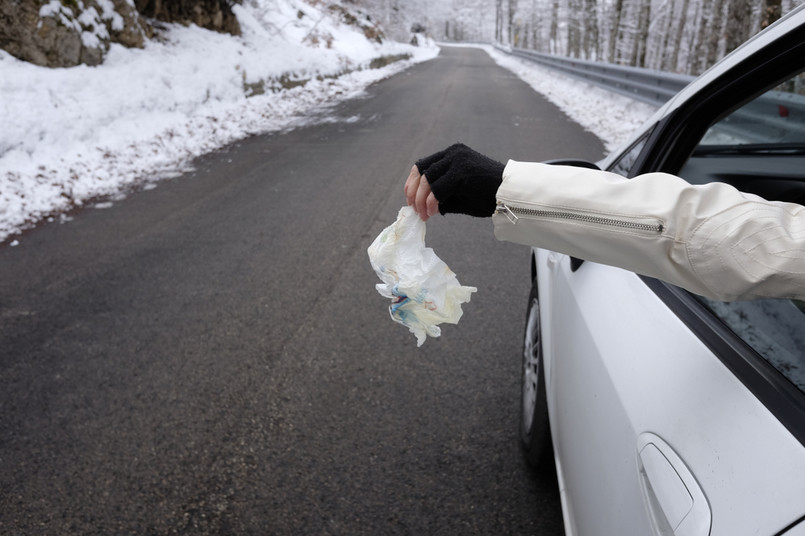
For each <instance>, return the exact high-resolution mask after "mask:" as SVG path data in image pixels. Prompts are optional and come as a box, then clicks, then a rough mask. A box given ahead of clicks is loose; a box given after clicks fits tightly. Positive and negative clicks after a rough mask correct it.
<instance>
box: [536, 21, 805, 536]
mask: <svg viewBox="0 0 805 536" xmlns="http://www.w3.org/2000/svg"><path fill="white" fill-rule="evenodd" d="M802 43H805V39H803V32H802V29H801V27H800V28H798V29H796V30H795V31H793V32H792V33H791V34H790V35H787V36H786V37H785V39H781V40H777V41H775V42H774V43H773V44H772V45H770V46H769V47H767V48H766V49H764V50H761V51H759V52H756V53H753V54H751V55H749V56H747V58H746V59H745V61H743V62H741V63H740V64H737V65H736V66H735V67H734V68H732V69H731V70H729V71H727V72H726V73H724V74H722V75H721V76H719V77H718V78H716V79H713V80H711V81H710V83H709V84H707V85H705V86H704V87H702V89H701V91H700V93H699V94H697V95H695V96H694V97H693V98H691V99H689V100H688V101H686V102H685V103H682V104H681V105H680V106H679V108H678V109H676V110H675V111H674V112H672V113H670V114H669V115H667V116H666V117H665V118H664V119H663V120H661V121H660V123H659V124H658V125H657V126H656V128H654V129H653V131H652V132H651V133H650V135H648V136H647V137H645V138H644V139H643V140H641V142H640V143H638V144H637V145H636V146H635V148H634V150H633V151H631V153H632V154H631V155H629V154H627V155H625V156H628V158H626V160H631V161H634V162H635V163H634V164H633V165H629V166H626V167H627V168H628V174H629V175H630V176H633V175H636V174H639V173H643V172H647V171H669V172H673V173H677V174H679V175H680V176H682V177H683V178H686V179H687V180H690V181H691V182H707V181H712V180H722V181H727V182H733V183H734V184H736V186H738V187H740V188H741V189H744V190H747V191H753V190H754V191H755V193H758V194H761V195H765V196H766V197H772V196H773V194H774V195H776V196H777V197H776V198H777V199H780V200H786V201H795V202H802V199H805V196H802V197H799V196H800V194H801V192H802V191H803V190H802V187H803V186H805V160H803V158H805V154H803V153H805V151H803V150H802V149H803V148H805V119H803V118H805V105H803V106H801V105H802V104H803V99H805V97H803V96H802V95H801V94H800V91H801V88H802V86H803V83H802V77H801V75H798V74H797V73H798V72H799V71H801V69H802V67H803V66H805V65H803V62H804V61H805V54H804V53H803V50H802V49H803V45H802ZM742 132H743V134H742ZM747 132H748V133H751V135H752V136H755V138H754V139H749V138H747V136H749V134H747ZM747 145H749V146H751V147H746V146H747ZM742 152H743V153H745V154H741V153H742ZM635 153H636V154H635ZM622 160H623V159H622ZM622 167H623V166H622ZM538 257H539V259H538V265H539V266H540V267H541V268H542V269H541V270H540V271H539V272H538V278H539V279H540V291H541V307H542V319H543V320H542V321H543V344H544V347H545V350H544V351H545V354H546V375H547V377H548V381H547V384H548V388H547V395H548V399H549V403H548V406H549V411H550V418H551V430H552V433H553V439H554V445H555V447H556V457H557V468H558V471H559V475H560V480H561V482H562V485H563V489H562V493H563V496H564V503H565V508H566V510H567V514H568V515H567V518H568V520H569V521H568V523H569V527H568V529H569V532H570V533H573V534H679V535H694V534H702V535H706V534H713V535H721V534H723V535H735V534H768V535H773V534H782V533H783V532H784V531H785V530H787V528H788V527H792V526H794V524H795V523H796V521H797V520H800V519H802V517H803V515H805V477H803V475H805V448H804V447H803V443H805V393H803V388H805V373H804V372H803V371H805V342H803V337H805V314H803V312H802V310H805V307H803V305H802V304H798V303H792V302H791V301H789V300H762V301H758V302H736V303H726V304H725V303H720V302H713V301H711V300H706V299H704V298H701V297H698V296H694V295H691V294H690V293H688V292H686V291H683V290H681V289H679V288H676V287H672V286H669V285H666V284H664V283H661V282H659V281H656V280H651V279H648V278H642V277H639V276H637V275H635V274H632V273H629V272H625V271H623V270H620V269H616V268H612V267H607V266H602V265H597V264H594V263H588V262H585V263H583V264H581V265H579V263H578V262H574V261H573V259H570V258H568V257H566V256H563V255H559V254H556V253H553V252H545V251H539V252H538Z"/></svg>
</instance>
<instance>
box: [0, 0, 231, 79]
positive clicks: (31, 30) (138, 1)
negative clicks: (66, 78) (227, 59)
mask: <svg viewBox="0 0 805 536" xmlns="http://www.w3.org/2000/svg"><path fill="white" fill-rule="evenodd" d="M232 3H233V1H232V0H164V1H163V0H22V1H19V2H1V3H0V49H3V50H6V51H7V52H9V53H10V54H11V55H13V56H15V57H17V58H19V59H21V60H25V61H29V62H31V63H34V64H36V65H42V66H46V67H72V66H74V65H79V64H86V65H98V64H100V63H101V62H102V61H103V58H104V54H105V53H106V51H108V50H109V45H110V44H111V43H120V44H121V45H123V46H126V47H137V48H141V47H142V46H143V43H144V41H145V39H147V38H149V37H151V36H152V34H153V25H154V24H158V22H157V21H162V22H177V23H181V24H185V25H186V24H191V23H192V24H196V25H197V26H201V27H203V28H208V29H211V30H215V31H219V32H226V33H230V34H233V35H239V34H240V26H239V25H238V21H237V18H235V16H234V14H233V13H232V9H231V6H232Z"/></svg>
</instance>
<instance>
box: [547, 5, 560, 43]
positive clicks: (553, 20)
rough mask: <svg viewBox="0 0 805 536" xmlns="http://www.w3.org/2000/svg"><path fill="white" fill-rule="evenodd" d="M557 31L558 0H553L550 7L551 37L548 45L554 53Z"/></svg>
mask: <svg viewBox="0 0 805 536" xmlns="http://www.w3.org/2000/svg"><path fill="white" fill-rule="evenodd" d="M558 33H559V0H553V7H552V8H551V37H550V43H548V46H549V47H550V52H552V53H554V54H555V53H556V40H557V39H558V35H557V34H558Z"/></svg>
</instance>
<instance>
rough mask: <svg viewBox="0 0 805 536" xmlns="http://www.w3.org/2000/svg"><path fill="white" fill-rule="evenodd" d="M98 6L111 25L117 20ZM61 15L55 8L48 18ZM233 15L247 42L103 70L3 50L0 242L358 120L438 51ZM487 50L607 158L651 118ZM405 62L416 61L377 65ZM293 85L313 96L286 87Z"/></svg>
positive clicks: (206, 37) (348, 28)
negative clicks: (275, 135)
mask: <svg viewBox="0 0 805 536" xmlns="http://www.w3.org/2000/svg"><path fill="white" fill-rule="evenodd" d="M100 5H101V8H102V11H103V15H102V16H103V18H104V19H107V18H109V17H112V16H113V14H112V13H111V12H110V11H109V10H108V6H107V5H106V4H105V3H104V2H102V3H101V4H100ZM61 9H62V8H61V6H60V4H59V3H58V2H57V1H56V0H53V1H51V2H50V3H49V4H46V5H44V6H43V7H42V8H41V10H42V11H52V12H54V13H61ZM233 10H234V11H235V14H236V16H237V17H238V20H239V22H240V24H241V28H242V35H241V36H240V37H233V36H231V35H227V34H219V33H215V32H211V31H207V30H203V29H201V28H198V27H195V26H190V27H183V26H179V25H169V26H168V27H167V29H166V30H165V31H164V32H162V37H161V38H160V39H152V40H149V41H147V42H146V45H145V48H144V49H126V48H124V47H122V46H120V45H112V46H111V48H110V50H109V52H108V54H107V56H106V58H105V60H104V63H103V64H102V65H99V66H96V67H88V66H78V67H72V68H69V69H47V68H43V67H38V66H35V65H32V64H29V63H26V62H22V61H19V60H17V59H15V58H14V57H12V56H11V55H9V54H7V53H6V52H4V51H2V50H0V124H2V125H3V128H2V129H0V243H3V242H4V241H10V240H12V238H13V239H14V241H16V242H17V243H19V241H18V239H19V238H20V237H19V236H15V235H18V234H19V233H21V231H23V230H24V229H26V228H30V227H31V226H33V225H34V224H36V223H38V222H40V221H43V220H48V221H59V222H61V223H64V222H66V221H69V220H70V219H71V218H69V217H68V216H66V215H65V213H67V212H69V211H70V210H71V209H73V208H75V207H77V206H78V207H80V206H84V205H87V204H92V203H100V204H99V205H95V206H98V207H99V208H109V207H111V206H112V205H113V204H114V201H115V200H116V199H121V198H122V197H123V196H124V195H125V192H127V191H131V190H132V189H145V188H148V189H150V188H153V187H155V185H156V184H158V182H159V181H160V180H163V179H167V178H171V177H175V176H177V175H179V174H181V173H182V172H184V171H188V170H190V169H191V167H190V166H191V162H192V160H193V159H194V158H195V157H197V156H200V155H202V154H205V153H208V152H210V151H213V150H215V149H217V148H220V147H222V146H224V145H226V144H228V143H231V142H233V141H236V140H238V139H242V138H244V137H247V136H250V135H254V134H259V133H266V132H271V131H278V130H285V129H289V128H293V127H294V126H297V125H300V124H304V123H305V122H310V121H312V120H315V121H335V120H348V121H354V120H357V118H347V119H335V118H332V117H330V116H328V114H327V109H328V107H331V106H332V105H333V104H335V103H337V102H340V101H342V100H344V99H349V98H354V97H357V96H360V95H361V94H362V93H363V91H364V90H365V88H366V87H367V86H368V85H369V84H371V83H373V82H375V81H377V80H379V79H382V78H385V77H388V76H391V75H393V74H395V73H398V72H400V71H402V70H403V69H405V68H408V67H409V66H411V65H412V64H414V63H416V62H421V61H427V60H429V59H431V58H433V57H435V56H436V55H437V54H438V47H436V46H435V45H432V44H431V45H430V46H420V47H412V46H410V45H405V44H401V43H394V42H385V43H383V44H378V43H376V42H375V41H373V40H369V39H367V38H366V36H365V35H364V33H363V32H362V31H361V30H360V29H359V28H356V27H355V26H352V25H348V24H345V23H343V22H340V21H339V20H338V18H337V16H336V15H334V14H333V13H332V12H330V11H329V10H326V9H321V10H320V9H318V8H316V7H314V6H312V5H311V4H309V3H307V2H305V1H303V0H253V1H251V2H245V3H244V5H242V6H235V7H234V8H233ZM300 14H301V15H302V16H301V18H300ZM93 16H94V17H96V18H99V17H98V14H97V13H95V12H94V10H93ZM421 41H422V39H420V42H421ZM485 48H486V49H487V51H488V52H489V54H490V56H492V57H493V58H494V59H495V61H497V62H498V63H499V64H500V65H502V66H504V67H506V68H508V69H510V70H512V71H513V72H515V73H516V74H517V75H518V76H520V77H521V78H523V79H524V80H525V81H526V82H528V83H529V84H531V85H532V87H534V89H535V90H537V91H539V92H540V93H543V94H545V95H546V96H547V97H548V98H549V99H551V100H552V101H554V102H556V103H557V104H558V105H559V107H560V108H561V109H562V110H564V111H565V113H567V114H568V115H569V116H570V117H571V118H572V119H573V120H575V121H577V122H579V123H580V124H581V125H583V126H584V128H586V129H588V130H590V131H592V132H594V133H595V134H597V135H598V136H599V137H600V138H601V139H602V140H604V142H605V144H606V145H607V147H614V146H615V145H617V144H618V142H619V141H621V140H622V139H623V138H625V137H626V136H628V134H629V133H630V132H631V131H632V130H634V129H635V128H636V127H637V126H638V125H639V124H640V123H641V122H642V121H643V120H644V119H645V117H647V116H648V115H649V114H650V112H651V111H653V110H651V108H650V107H648V106H646V105H643V104H636V103H634V102H633V101H630V100H629V99H627V98H625V97H622V96H619V95H615V94H612V93H610V92H607V91H605V90H602V89H598V88H591V87H589V86H588V85H587V84H583V83H579V82H578V81H576V80H572V79H568V78H566V77H562V76H559V75H557V74H555V73H553V72H550V76H546V74H545V70H544V69H543V68H541V67H538V66H536V65H534V64H529V63H526V62H524V61H522V60H519V59H516V58H512V57H508V56H506V55H505V54H503V53H501V52H499V51H497V50H495V49H493V48H492V47H485ZM398 54H410V55H411V58H410V59H408V60H404V61H398V62H395V63H392V64H390V65H388V66H386V67H383V68H381V69H369V68H368V64H369V62H370V61H371V60H372V59H374V58H377V57H379V56H386V55H398ZM283 81H285V82H288V81H296V82H300V83H302V82H304V85H298V86H296V87H291V88H289V89H282V88H281V83H282V82H283ZM311 118H312V119H311Z"/></svg>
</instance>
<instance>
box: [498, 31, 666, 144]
mask: <svg viewBox="0 0 805 536" xmlns="http://www.w3.org/2000/svg"><path fill="white" fill-rule="evenodd" d="M483 48H484V49H485V50H486V51H487V53H488V54H489V55H490V56H491V57H492V59H493V60H495V62H496V63H497V64H498V65H500V66H501V67H504V68H506V69H508V70H510V71H511V72H513V73H514V74H516V75H517V76H518V77H519V78H520V79H522V80H523V81H524V82H526V83H527V84H528V85H530V86H531V87H532V88H534V90H535V91H537V92H538V93H541V94H542V95H544V96H545V97H546V98H547V99H548V100H550V101H551V102H552V103H554V104H555V105H556V106H557V107H558V108H559V109H560V110H562V111H563V112H565V114H567V116H568V117H570V119H572V120H573V121H574V122H576V123H578V124H579V125H581V126H582V127H584V129H585V130H587V131H589V132H592V133H593V134H595V135H596V136H598V138H599V139H600V140H601V141H602V142H603V143H604V146H605V147H606V149H607V150H608V151H613V150H615V149H617V148H618V147H620V145H621V144H622V143H623V142H625V141H626V139H627V138H628V137H629V136H630V135H631V134H633V133H634V132H635V131H636V130H637V129H638V128H640V127H641V126H642V125H643V124H644V123H645V122H646V121H647V120H648V119H649V118H650V117H651V116H652V115H653V114H654V112H656V111H657V108H656V107H654V106H651V105H648V104H645V103H642V102H639V101H635V100H633V99H630V98H629V97H626V96H624V95H620V94H617V93H613V92H611V91H607V90H606V89H604V88H601V87H599V86H595V85H592V84H589V83H586V82H583V81H579V80H578V79H575V78H572V77H570V76H566V75H563V74H561V73H559V72H557V71H555V70H553V69H548V68H546V67H541V66H539V65H537V64H535V63H533V62H530V61H528V60H524V59H521V58H517V57H515V56H510V55H508V54H506V53H505V52H501V51H500V50H498V49H496V48H494V47H491V46H484V47H483Z"/></svg>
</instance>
